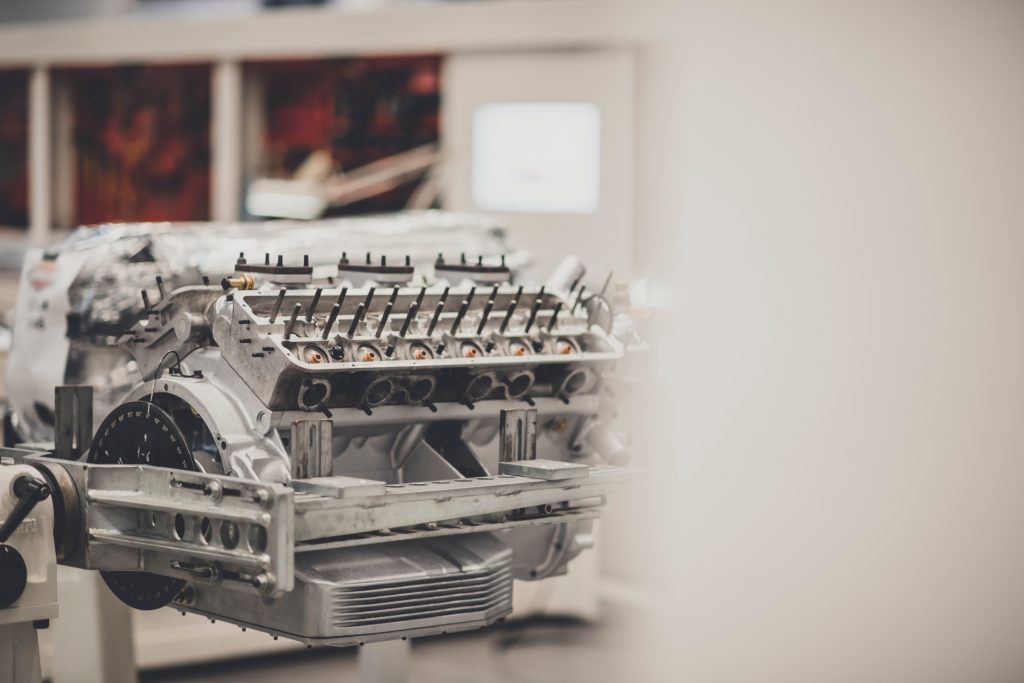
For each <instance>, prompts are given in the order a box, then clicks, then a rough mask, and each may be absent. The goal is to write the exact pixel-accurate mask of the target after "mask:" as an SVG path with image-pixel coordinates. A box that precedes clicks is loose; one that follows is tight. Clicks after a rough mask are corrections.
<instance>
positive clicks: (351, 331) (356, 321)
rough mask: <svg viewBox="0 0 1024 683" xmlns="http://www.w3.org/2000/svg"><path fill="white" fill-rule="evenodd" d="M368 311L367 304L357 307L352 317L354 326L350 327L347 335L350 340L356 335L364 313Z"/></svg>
mask: <svg viewBox="0 0 1024 683" xmlns="http://www.w3.org/2000/svg"><path fill="white" fill-rule="evenodd" d="M365 311H366V304H359V305H358V306H356V313H355V315H353V316H352V324H351V325H349V326H348V333H347V334H346V335H345V336H347V337H348V338H349V339H351V338H352V335H354V334H355V333H356V327H358V326H359V321H360V320H362V319H363V313H364V312H365Z"/></svg>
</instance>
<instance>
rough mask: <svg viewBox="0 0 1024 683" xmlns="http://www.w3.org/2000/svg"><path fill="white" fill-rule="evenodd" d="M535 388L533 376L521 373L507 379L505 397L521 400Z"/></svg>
mask: <svg viewBox="0 0 1024 683" xmlns="http://www.w3.org/2000/svg"><path fill="white" fill-rule="evenodd" d="M532 386H533V374H532V373H529V372H521V373H519V374H518V375H511V376H509V377H506V378H505V395H506V396H508V398H521V397H523V396H525V395H526V392H528V391H529V390H530V387H532Z"/></svg>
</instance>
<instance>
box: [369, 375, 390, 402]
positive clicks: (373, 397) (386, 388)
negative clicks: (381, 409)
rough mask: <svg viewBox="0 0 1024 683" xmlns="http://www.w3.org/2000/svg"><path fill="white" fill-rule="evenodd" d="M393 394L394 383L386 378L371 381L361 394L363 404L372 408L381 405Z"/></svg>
mask: <svg viewBox="0 0 1024 683" xmlns="http://www.w3.org/2000/svg"><path fill="white" fill-rule="evenodd" d="M394 393H395V383H394V382H392V381H391V380H390V379H389V378H387V377H380V378H378V379H375V380H373V382H371V383H370V385H369V386H368V387H366V391H364V392H363V403H364V404H365V405H368V406H370V407H371V408H374V407H376V406H379V405H381V404H382V403H384V402H385V401H387V400H388V399H389V398H391V397H392V396H393V395H394Z"/></svg>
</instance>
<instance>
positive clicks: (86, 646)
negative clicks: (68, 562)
mask: <svg viewBox="0 0 1024 683" xmlns="http://www.w3.org/2000/svg"><path fill="white" fill-rule="evenodd" d="M57 569H58V574H57V586H58V589H57V590H58V591H59V592H58V597H57V600H58V604H59V606H60V616H58V618H56V619H54V620H53V621H51V622H50V633H51V638H52V642H53V666H52V671H53V681H54V683H136V681H137V680H138V676H137V675H136V671H135V646H134V643H133V640H132V614H131V608H129V607H128V606H127V605H125V604H124V603H122V602H121V601H120V600H118V599H117V598H116V597H114V594H113V593H111V592H110V591H109V590H108V589H107V586H106V584H104V583H103V579H101V578H100V575H99V573H98V572H91V571H85V570H82V569H73V568H71V567H58V568H57Z"/></svg>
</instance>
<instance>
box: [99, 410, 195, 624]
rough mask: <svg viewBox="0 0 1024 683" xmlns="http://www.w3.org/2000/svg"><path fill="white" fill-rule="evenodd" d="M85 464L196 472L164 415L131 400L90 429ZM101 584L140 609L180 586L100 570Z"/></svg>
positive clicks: (142, 574)
mask: <svg viewBox="0 0 1024 683" xmlns="http://www.w3.org/2000/svg"><path fill="white" fill-rule="evenodd" d="M88 461H89V462H91V463H97V464H102V465H152V466H154V467H167V468H171V469H177V470H196V469H197V468H196V463H195V460H194V459H193V457H192V451H191V449H190V448H189V445H188V442H187V441H186V440H185V436H184V435H183V434H182V433H181V430H180V429H179V428H178V426H177V425H176V424H175V423H174V420H173V419H172V418H171V416H170V415H169V414H167V412H166V411H164V410H163V409H162V408H160V407H158V406H156V405H154V404H152V403H148V402H146V401H131V402H129V403H124V404H122V405H120V406H118V407H117V408H115V409H114V410H113V412H111V413H110V414H109V415H107V417H106V418H105V419H104V420H103V424H101V425H100V427H99V429H98V430H96V436H95V437H94V438H93V440H92V448H90V449H89V458H88ZM100 574H101V575H102V576H103V581H104V582H106V584H107V586H108V587H109V588H110V590H111V591H112V592H113V593H114V595H116V596H117V597H118V598H119V599H120V600H121V602H123V603H125V604H126V605H129V606H130V607H134V608H135V609H141V610H153V609H157V608H160V607H163V606H164V605H166V604H167V603H169V602H170V601H171V600H173V599H174V598H175V597H176V596H177V595H178V593H180V592H181V590H182V589H183V588H184V587H185V585H186V582H185V581H183V580H181V579H175V578H171V577H168V576H159V575H157V574H149V573H146V572H132V571H101V572H100Z"/></svg>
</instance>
